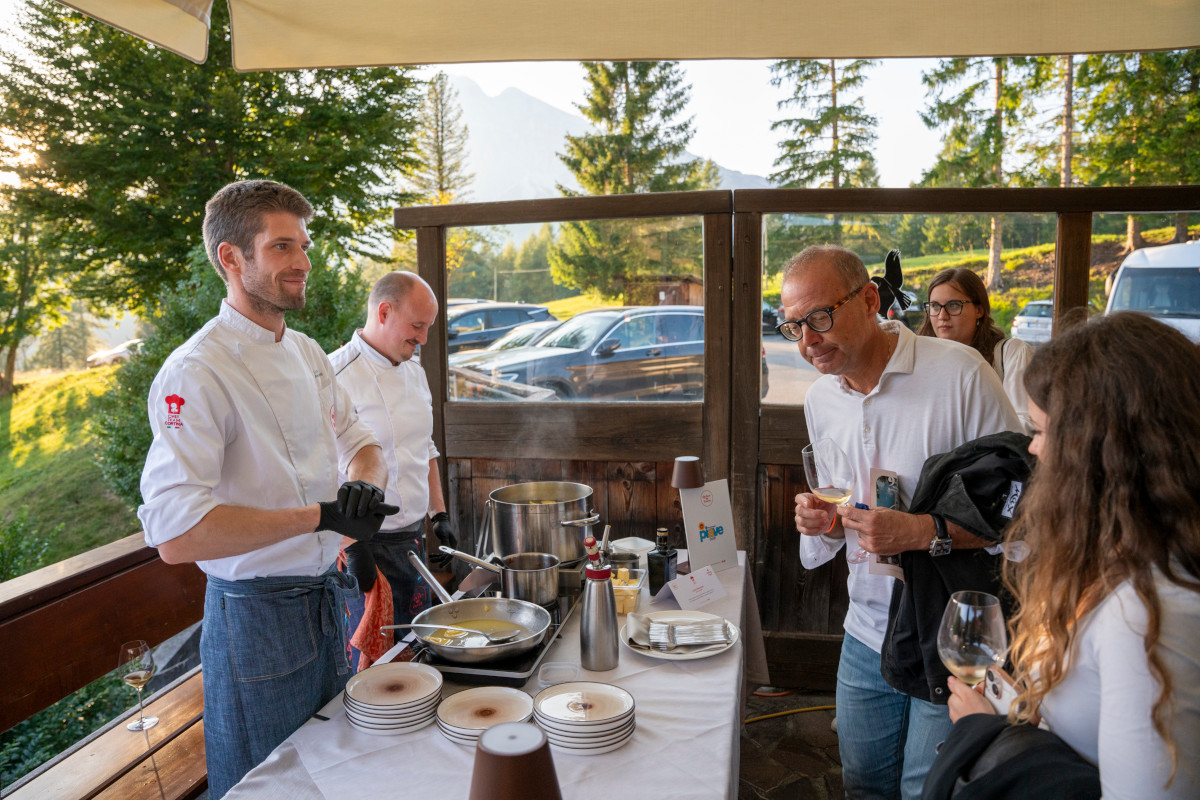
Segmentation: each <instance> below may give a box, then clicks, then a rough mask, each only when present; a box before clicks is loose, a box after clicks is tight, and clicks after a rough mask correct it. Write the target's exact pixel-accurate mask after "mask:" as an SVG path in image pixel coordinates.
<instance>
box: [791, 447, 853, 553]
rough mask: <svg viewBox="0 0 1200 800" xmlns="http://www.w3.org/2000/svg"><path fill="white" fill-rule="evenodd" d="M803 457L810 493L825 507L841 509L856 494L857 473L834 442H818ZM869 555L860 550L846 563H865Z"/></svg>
mask: <svg viewBox="0 0 1200 800" xmlns="http://www.w3.org/2000/svg"><path fill="white" fill-rule="evenodd" d="M800 455H801V456H802V458H803V460H804V477H805V479H807V480H808V490H809V491H810V492H812V493H813V494H815V495H816V496H817V497H819V498H821V499H822V500H824V501H825V502H826V503H833V504H834V505H837V506H841V505H845V504H846V503H848V502H850V497H851V496H852V495H853V494H854V469H853V468H852V467H851V466H850V459H849V458H847V457H846V454H845V453H844V452H842V448H840V447H838V446H837V442H835V441H833V440H832V439H818V440H817V441H815V442H813V443H812V444H809V445H807V446H806V447H805V448H804V449H803V450H802V451H801V452H800ZM869 556H870V553H868V552H867V551H865V550H863V549H862V548H859V549H858V550H857V551H856V552H854V553H847V554H846V560H847V561H849V562H850V563H851V564H860V563H862V562H863V561H866V560H867V558H868V557H869Z"/></svg>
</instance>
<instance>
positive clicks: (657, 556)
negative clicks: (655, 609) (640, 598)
mask: <svg viewBox="0 0 1200 800" xmlns="http://www.w3.org/2000/svg"><path fill="white" fill-rule="evenodd" d="M678 561H679V552H678V551H677V550H676V549H675V548H674V547H671V545H670V544H668V543H667V529H666V528H659V529H658V546H657V547H655V548H654V549H653V550H651V551H650V552H649V553H647V554H646V566H647V568H648V572H649V573H650V574H649V575H648V576H647V577H648V578H649V580H650V594H651V595H657V594H658V592H659V590H660V589H662V587H663V586H664V585H666V583H667V581H673V580H675V567H676V563H677V562H678Z"/></svg>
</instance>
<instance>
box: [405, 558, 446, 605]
mask: <svg viewBox="0 0 1200 800" xmlns="http://www.w3.org/2000/svg"><path fill="white" fill-rule="evenodd" d="M408 560H409V563H411V564H412V565H413V566H414V567H415V568H416V570H417V572H419V573H420V574H421V577H422V578H424V579H425V582H426V583H428V584H429V588H430V589H432V590H433V593H434V594H436V595H437V596H438V600H441V601H442V602H443V603H453V602H454V598H453V597H451V596H450V593H449V592H447V591H446V587H444V586H442V583H441V581H439V580H438V579H437V578H435V577H433V573H432V572H430V571H429V567H427V566H425V562H423V561H421V558H420V556H418V555H417V554H416V553H414V552H412V551H409V553H408Z"/></svg>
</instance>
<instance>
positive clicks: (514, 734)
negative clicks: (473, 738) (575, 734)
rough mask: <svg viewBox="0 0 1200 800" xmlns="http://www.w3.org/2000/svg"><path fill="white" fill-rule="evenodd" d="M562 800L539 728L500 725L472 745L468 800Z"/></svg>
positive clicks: (523, 725)
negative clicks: (534, 798)
mask: <svg viewBox="0 0 1200 800" xmlns="http://www.w3.org/2000/svg"><path fill="white" fill-rule="evenodd" d="M531 797H536V798H538V800H562V791H561V790H560V789H559V787H558V776H557V775H556V774H555V772H554V759H553V758H551V756H550V744H549V742H548V741H547V740H546V734H544V733H543V732H542V731H541V729H540V728H536V727H534V726H533V725H530V724H528V723H525V722H504V723H501V724H499V725H494V726H493V727H491V728H488V729H487V730H486V731H484V732H483V734H482V735H480V737H479V741H478V742H476V744H475V767H474V769H473V771H472V772H471V794H470V800H527V798H531Z"/></svg>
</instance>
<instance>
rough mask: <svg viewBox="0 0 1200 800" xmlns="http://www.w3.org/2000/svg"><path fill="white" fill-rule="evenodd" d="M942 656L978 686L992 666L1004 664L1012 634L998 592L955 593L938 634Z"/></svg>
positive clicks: (956, 672)
mask: <svg viewBox="0 0 1200 800" xmlns="http://www.w3.org/2000/svg"><path fill="white" fill-rule="evenodd" d="M937 648H938V656H940V657H941V659H942V663H943V664H945V665H946V668H947V669H948V670H950V671H951V672H952V673H954V675H955V677H957V678H958V679H959V680H960V681H962V682H963V683H965V684H967V685H968V686H974V685H975V684H977V683H979V682H980V681H982V680H983V679H984V676H986V675H987V671H988V667H1000V666H1003V665H1004V655H1005V653H1006V652H1008V634H1007V632H1006V631H1005V629H1004V612H1003V610H1002V609H1001V608H1000V601H999V600H998V599H997V598H996V596H995V595H990V594H988V593H986V592H955V593H954V594H953V595H951V596H950V602H949V603H947V604H946V610H945V612H944V613H943V614H942V624H941V626H940V627H939V628H938V636H937Z"/></svg>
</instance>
